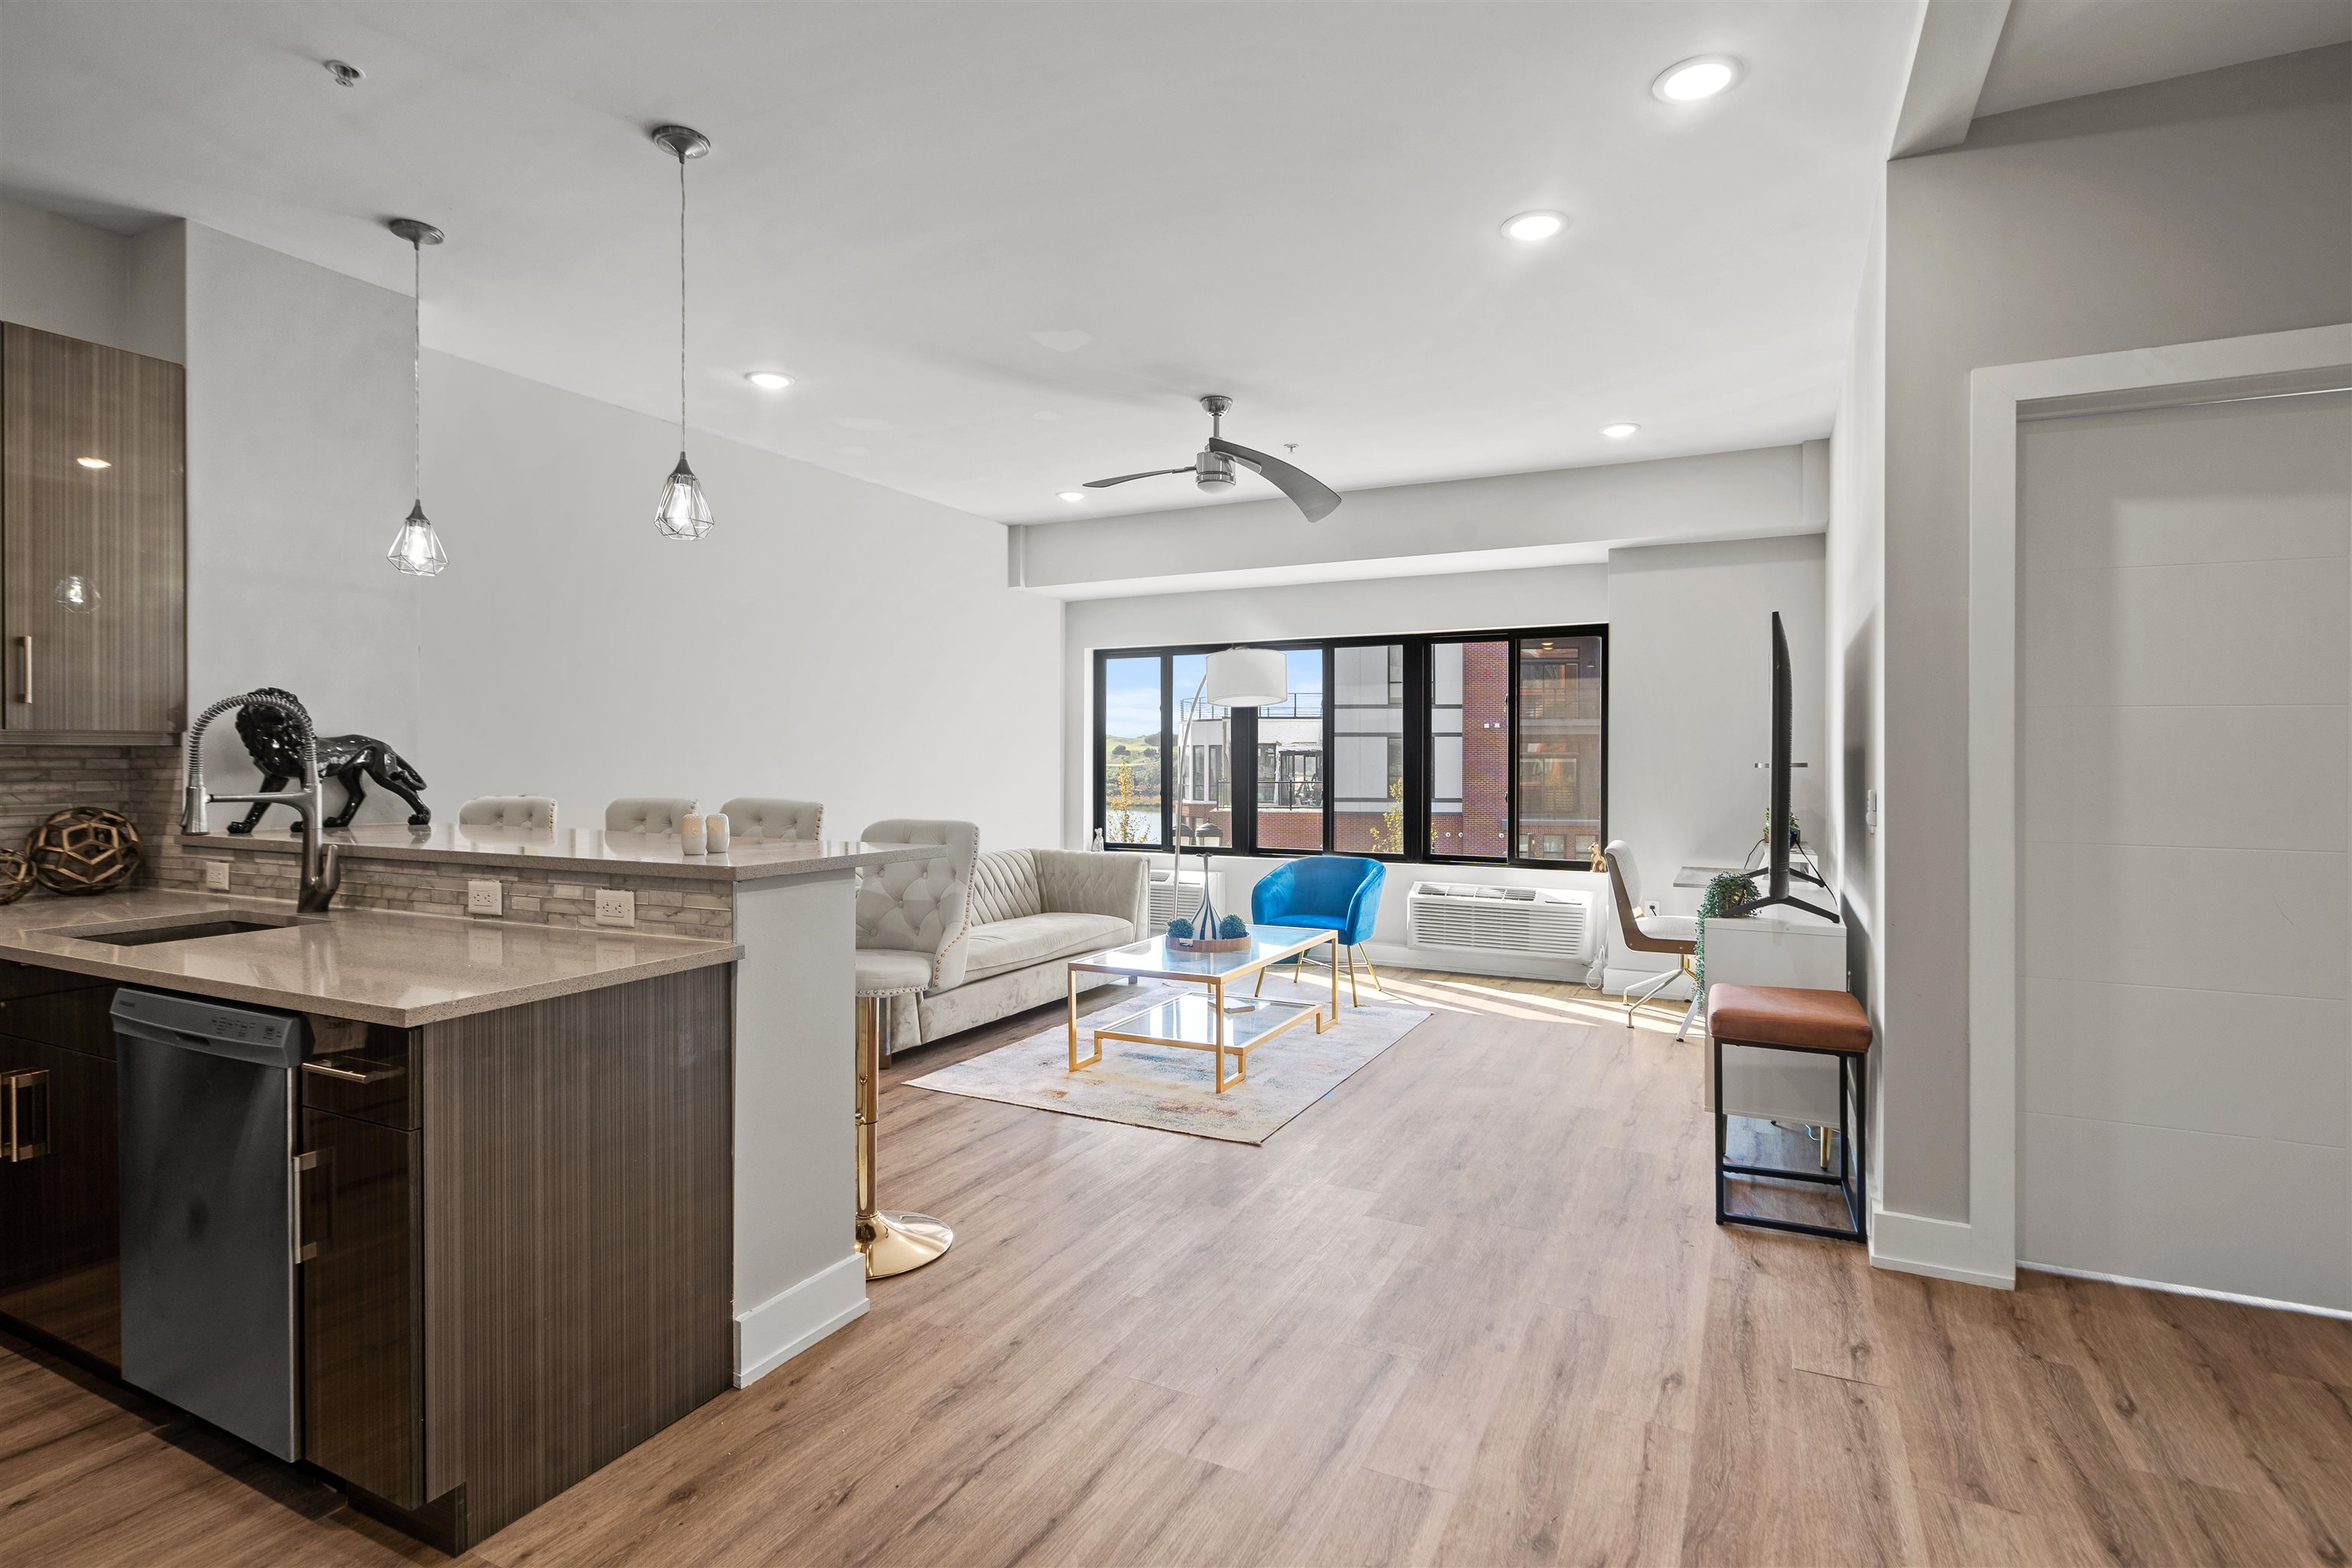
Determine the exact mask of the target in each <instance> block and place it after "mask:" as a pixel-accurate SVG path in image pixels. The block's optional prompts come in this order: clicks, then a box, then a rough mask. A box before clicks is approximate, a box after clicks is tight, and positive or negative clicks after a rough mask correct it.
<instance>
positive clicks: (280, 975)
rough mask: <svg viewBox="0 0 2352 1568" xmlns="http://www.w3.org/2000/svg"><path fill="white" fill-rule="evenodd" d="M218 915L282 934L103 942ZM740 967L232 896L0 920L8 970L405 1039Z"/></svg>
mask: <svg viewBox="0 0 2352 1568" xmlns="http://www.w3.org/2000/svg"><path fill="white" fill-rule="evenodd" d="M215 912H217V913H222V914H227V915H233V916H235V917H237V918H241V919H247V920H266V921H274V922H284V923H282V924H280V925H278V926H277V928H276V929H273V930H269V931H239V932H236V934H234V935H228V936H214V937H204V938H200V939H197V940H194V941H184V942H155V943H152V944H150V945H148V946H144V947H121V946H117V945H115V944H113V943H110V942H106V941H105V940H104V934H103V933H104V931H105V930H106V929H107V928H118V929H126V930H127V929H128V928H135V927H153V926H159V925H172V924H176V923H178V922H181V921H188V920H191V919H194V918H198V917H202V916H204V915H205V914H207V913H215ZM77 930H79V931H88V932H89V933H90V934H89V935H88V936H78V935H76V934H74V933H75V931H77ZM742 956H743V950H742V949H741V948H740V947H738V946H736V945H734V944H733V943H731V942H701V941H696V940H694V939H692V938H688V937H671V936H646V935H642V934H640V933H638V932H635V931H580V930H576V929H573V928H571V927H566V926H539V925H509V924H506V923H504V922H500V921H474V920H467V919H464V918H461V917H457V916H452V915H411V914H395V913H393V912H391V911H389V910H328V911H327V912H326V913H325V914H320V915H298V914H296V913H295V912H294V907H293V906H292V905H291V904H289V903H285V902H281V901H278V900H268V899H236V898H230V897H229V896H228V895H226V894H225V893H182V892H167V891H163V890H161V889H144V890H141V891H136V892H126V893H107V894H102V895H100V896H98V897H95V898H70V899H68V898H53V897H42V896H39V895H36V896H34V897H32V898H28V899H25V900H21V901H20V902H17V903H14V904H9V905H5V906H0V959H5V960H12V961H14V962H16V963H30V964H37V965H40V966H42V967H45V968H49V969H65V970H70V971H73V972H74V973H80V974H92V975H96V976H98V977H100V978H101V979H105V980H117V981H121V982H122V983H124V984H131V985H152V986H153V987H155V988H156V989H157V990H160V991H178V992H184V993H190V994H195V995H199V996H217V997H219V998H221V999H222V1000H224V1001H230V1002H253V1003H257V1004H260V1005H264V1006H270V1007H284V1008H288V1009H289V1010H293V1011H299V1012H306V1013H322V1014H325V1015H327V1016H330V1017H337V1018H356V1019H359V1020H361V1021H362V1022H363V1023H370V1024H391V1025H394V1026H399V1027H403V1028H406V1027H413V1026H416V1025H419V1024H432V1023H438V1022H440V1021H441V1020H443V1019H445V1018H459V1017H464V1016H467V1014H471V1013H488V1012H492V1011H495V1010H496V1009H498V1008H500V1007H513V1006H519V1005H521V1004H523V1003H526V1002H541V1001H544V1000H546V999H547V998H549V997H551V996H566V995H570V994H572V993H574V992H580V991H593V990H597V989H600V988H602V987H604V986H607V985H624V984H629V983H630V982H632V981H637V980H650V979H652V978H653V977H654V976H656V975H657V974H675V973H678V972H679V971H681V970H687V969H701V968H705V967H707V966H709V965H711V964H716V963H731V962H733V961H734V960H736V959H739V958H740V957H742Z"/></svg>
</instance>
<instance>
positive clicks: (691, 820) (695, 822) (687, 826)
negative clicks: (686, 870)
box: [677, 811, 703, 855]
mask: <svg viewBox="0 0 2352 1568" xmlns="http://www.w3.org/2000/svg"><path fill="white" fill-rule="evenodd" d="M677 847H678V848H679V849H680V850H681V851H682V852H684V853H686V854H688V855H699V854H701V853H703V826H702V814H701V813H700V812H698V811H689V812H688V813H687V814H686V815H685V816H681V817H679V818H678V819H677Z"/></svg>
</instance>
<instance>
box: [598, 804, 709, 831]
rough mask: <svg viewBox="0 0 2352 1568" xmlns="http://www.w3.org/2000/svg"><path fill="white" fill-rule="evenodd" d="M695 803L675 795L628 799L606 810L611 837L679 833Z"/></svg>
mask: <svg viewBox="0 0 2352 1568" xmlns="http://www.w3.org/2000/svg"><path fill="white" fill-rule="evenodd" d="M693 809H694V802H692V801H690V800H687V799H684V798H682V797H679V796H675V795H623V796H622V797H621V798H620V799H618V800H616V801H614V803H613V804H612V805H608V806H606V807H605V808H604V831H605V832H607V833H676V832H677V819H678V818H679V817H681V816H685V815H686V814H687V813H688V812H689V811H692V810H693Z"/></svg>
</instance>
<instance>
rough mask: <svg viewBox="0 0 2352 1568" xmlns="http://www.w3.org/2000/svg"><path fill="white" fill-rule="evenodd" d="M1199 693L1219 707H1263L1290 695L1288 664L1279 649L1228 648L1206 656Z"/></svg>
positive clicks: (1283, 699) (1286, 698) (1284, 699)
mask: <svg viewBox="0 0 2352 1568" xmlns="http://www.w3.org/2000/svg"><path fill="white" fill-rule="evenodd" d="M1208 676H1209V679H1208V685H1207V687H1206V689H1203V690H1202V693H1201V695H1202V696H1203V697H1205V698H1206V699H1208V700H1210V701H1212V702H1213V703H1215V704H1216V705H1217V706H1218V707H1220V708H1265V707H1267V706H1269V705H1271V704H1273V703H1276V702H1282V701H1286V700H1288V698H1289V696H1290V661H1289V660H1288V659H1286V658H1284V657H1283V654H1282V650H1281V649H1280V648H1274V647H1229V648H1223V649H1221V650H1219V651H1218V652H1216V653H1213V654H1211V655H1210V656H1209V669H1208Z"/></svg>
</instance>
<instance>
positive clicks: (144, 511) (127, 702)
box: [0, 322, 187, 741]
mask: <svg viewBox="0 0 2352 1568" xmlns="http://www.w3.org/2000/svg"><path fill="white" fill-rule="evenodd" d="M185 402H186V397H185V377H184V372H183V370H182V368H181V367H180V366H178V365H176V364H173V363H170V362H169V361H167V360H159V359H150V358H149V357H147V356H146V355H144V354H135V353H128V352H126V351H124V350H121V349H112V348H107V347H105V346H103V345H101V344H99V343H91V342H82V341H81V340H79V339H78V338H68V337H61V336H59V335H58V334H57V333H55V332H44V331H37V330H35V329H33V328H31V327H24V326H18V325H16V324H15V323H13V322H11V323H7V324H5V327H0V652H5V664H0V668H5V700H0V735H5V736H10V737H19V738H23V739H26V740H36V739H37V740H50V741H58V740H76V739H90V740H100V739H117V740H148V741H164V740H169V739H170V738H171V737H172V735H173V731H178V730H179V729H181V728H182V727H183V726H184V724H185V722H186V719H187V701H186V689H187V631H186V620H187V614H186V605H187V547H186V534H187V503H186V489H187V486H186V468H187V461H186V436H185V427H186V426H185ZM76 582H78V583H79V584H80V590H79V600H80V604H79V607H78V606H77V605H76V604H75V603H71V602H68V601H72V600H74V599H75V598H76V597H77V595H74V594H71V593H65V594H62V595H61V589H62V588H63V587H64V586H65V585H66V584H71V583H76ZM91 595H95V598H94V600H93V599H92V598H91V597H90V596H91Z"/></svg>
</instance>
